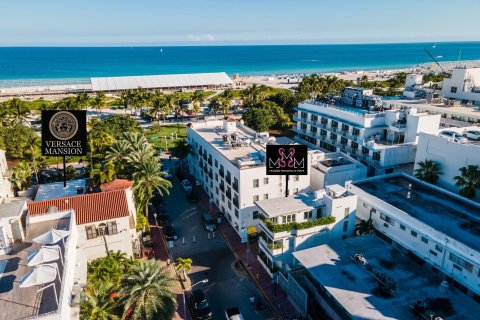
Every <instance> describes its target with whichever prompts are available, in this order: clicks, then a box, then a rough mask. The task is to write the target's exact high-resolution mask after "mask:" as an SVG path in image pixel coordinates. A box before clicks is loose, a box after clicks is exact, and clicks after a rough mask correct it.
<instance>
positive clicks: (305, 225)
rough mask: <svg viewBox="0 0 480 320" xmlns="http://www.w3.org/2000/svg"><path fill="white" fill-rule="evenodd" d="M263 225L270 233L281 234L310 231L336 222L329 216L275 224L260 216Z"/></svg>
mask: <svg viewBox="0 0 480 320" xmlns="http://www.w3.org/2000/svg"><path fill="white" fill-rule="evenodd" d="M260 220H261V224H263V225H264V226H265V227H266V228H267V229H268V230H269V231H270V232H273V233H281V232H291V231H294V230H303V229H309V228H313V227H317V226H323V225H327V224H331V223H334V222H335V220H336V219H335V217H333V216H327V217H320V218H318V219H312V220H308V221H304V222H295V221H293V222H287V223H281V224H279V223H274V222H272V221H270V220H269V219H268V218H266V217H264V216H262V215H260Z"/></svg>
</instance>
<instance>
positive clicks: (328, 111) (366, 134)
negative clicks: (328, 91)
mask: <svg viewBox="0 0 480 320" xmlns="http://www.w3.org/2000/svg"><path fill="white" fill-rule="evenodd" d="M344 95H345V94H344ZM350 100H351V99H350ZM340 101H349V99H345V98H343V97H342V98H341V99H340ZM351 103H352V105H348V104H345V103H343V102H338V103H335V104H327V103H323V102H318V101H307V102H304V103H300V104H299V105H298V106H297V107H296V108H295V110H297V115H296V116H294V120H295V121H296V122H297V125H296V127H295V128H294V131H295V132H296V133H297V135H296V138H295V140H296V141H299V142H302V143H305V144H307V145H309V146H310V147H312V148H321V149H324V150H328V151H331V152H336V151H341V152H344V153H346V154H348V155H349V156H351V157H352V158H354V159H356V160H358V161H360V162H361V163H363V164H364V165H366V166H367V167H368V175H369V176H374V175H379V174H385V173H392V172H397V171H405V170H406V171H411V170H412V168H413V162H414V160H415V151H416V147H417V142H418V134H419V133H420V132H430V133H434V132H437V131H438V128H439V125H440V115H431V114H428V113H420V112H418V109H416V108H401V109H399V110H384V109H383V107H382V106H381V104H380V106H379V103H378V101H377V100H375V101H374V102H373V103H363V104H361V105H362V106H364V107H358V105H359V104H358V103H357V102H356V101H351Z"/></svg>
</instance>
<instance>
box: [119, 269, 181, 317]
mask: <svg viewBox="0 0 480 320" xmlns="http://www.w3.org/2000/svg"><path fill="white" fill-rule="evenodd" d="M174 286H175V280H174V279H173V277H172V274H171V272H170V271H169V270H168V269H167V267H166V266H162V265H160V264H159V263H158V262H157V261H155V260H148V261H139V262H138V263H136V264H135V265H134V266H133V268H132V272H130V273H129V274H128V275H126V276H125V277H124V279H123V281H122V290H121V294H122V296H123V295H124V296H125V305H124V312H123V318H124V319H126V318H128V319H132V320H149V319H158V320H167V319H168V320H170V319H172V317H173V315H174V314H175V310H176V308H177V301H176V297H175V294H174V293H173V292H172V288H173V287H174Z"/></svg>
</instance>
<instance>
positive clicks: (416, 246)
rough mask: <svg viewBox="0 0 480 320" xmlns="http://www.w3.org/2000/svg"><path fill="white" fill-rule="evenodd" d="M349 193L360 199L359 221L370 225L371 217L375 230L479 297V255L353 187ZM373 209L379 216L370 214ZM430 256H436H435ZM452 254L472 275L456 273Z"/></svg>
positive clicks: (464, 271)
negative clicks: (467, 263) (466, 266)
mask: <svg viewBox="0 0 480 320" xmlns="http://www.w3.org/2000/svg"><path fill="white" fill-rule="evenodd" d="M347 189H349V190H351V191H352V192H354V193H356V194H357V195H358V204H357V217H358V218H359V219H361V220H365V221H367V220H368V219H369V218H370V217H371V219H372V224H373V227H374V228H375V229H376V230H378V231H379V232H381V233H384V234H385V235H386V236H387V237H389V238H391V239H392V240H393V241H395V242H396V243H398V244H400V245H401V246H402V247H404V248H407V249H408V250H410V251H412V252H413V253H415V254H416V255H417V256H418V257H420V258H422V259H423V260H425V261H426V262H428V263H429V264H431V265H433V266H435V267H436V268H438V269H439V270H441V271H442V272H444V273H445V274H447V275H449V276H451V277H453V278H454V279H455V280H456V281H458V282H460V283H461V284H463V285H464V286H466V287H467V288H469V289H470V290H472V291H474V292H477V294H479V293H480V289H479V288H478V286H477V285H476V284H477V282H478V274H479V272H480V253H479V252H476V251H475V250H473V249H471V248H469V247H467V246H465V245H464V244H463V243H461V242H459V241H457V240H455V239H453V238H452V237H450V236H448V235H446V234H444V233H442V232H439V231H437V230H435V229H434V228H432V227H430V226H429V225H426V224H425V223H423V222H421V221H419V220H417V219H415V218H413V217H412V216H410V215H407V214H405V213H404V212H403V211H401V210H399V209H397V208H395V207H393V206H391V205H390V204H388V203H386V202H384V201H382V200H380V199H378V198H376V197H374V196H373V195H371V194H369V193H366V192H365V191H363V190H361V189H359V188H357V187H356V186H354V185H351V184H349V185H347ZM372 208H373V209H375V211H376V212H373V211H371V209H372ZM381 213H382V214H384V215H385V216H388V217H390V219H391V222H387V221H386V220H384V219H382V218H381ZM400 225H402V226H405V230H403V229H401V227H400ZM412 230H413V231H414V232H416V233H417V236H416V237H414V236H412V234H411V232H412ZM422 236H423V237H424V239H426V240H427V243H425V242H424V241H422ZM437 245H438V246H440V247H441V248H442V251H439V250H437V249H436V247H437ZM431 252H434V253H436V255H435V254H433V253H431ZM450 252H453V253H454V254H456V255H458V256H459V257H461V258H462V259H464V260H466V261H468V262H469V263H471V264H472V265H473V266H474V267H473V270H472V272H468V271H467V270H465V269H464V270H463V271H462V272H460V273H457V272H454V270H456V269H454V267H453V262H452V261H450V260H449V253H450Z"/></svg>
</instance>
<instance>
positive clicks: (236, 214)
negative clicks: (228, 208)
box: [235, 209, 238, 219]
mask: <svg viewBox="0 0 480 320" xmlns="http://www.w3.org/2000/svg"><path fill="white" fill-rule="evenodd" d="M235 217H237V219H238V209H235Z"/></svg>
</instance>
